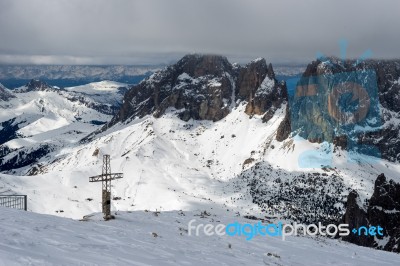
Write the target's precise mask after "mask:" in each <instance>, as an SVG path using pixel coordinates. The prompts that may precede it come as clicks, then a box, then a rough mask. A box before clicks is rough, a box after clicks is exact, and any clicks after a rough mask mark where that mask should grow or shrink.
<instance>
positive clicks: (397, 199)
mask: <svg viewBox="0 0 400 266" xmlns="http://www.w3.org/2000/svg"><path fill="white" fill-rule="evenodd" d="M342 222H344V223H347V224H349V228H350V229H352V228H359V227H360V226H366V227H369V226H378V225H379V226H381V227H382V228H383V229H384V235H383V236H380V235H377V236H375V237H373V236H365V235H360V236H358V235H355V234H350V235H349V236H346V237H343V240H346V241H349V242H352V243H355V244H357V245H361V246H366V247H374V248H379V249H383V250H387V251H393V252H400V184H397V183H395V182H393V180H387V179H386V177H385V175H384V174H381V175H379V176H378V178H377V179H376V181H375V186H374V193H373V195H372V197H371V199H370V200H369V203H368V204H367V205H365V204H363V203H362V202H361V201H360V198H359V196H358V194H357V192H355V191H352V192H351V193H350V194H349V196H348V199H347V208H346V213H345V215H344V217H343V220H342Z"/></svg>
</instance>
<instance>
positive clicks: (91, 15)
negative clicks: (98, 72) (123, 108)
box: [0, 0, 400, 64]
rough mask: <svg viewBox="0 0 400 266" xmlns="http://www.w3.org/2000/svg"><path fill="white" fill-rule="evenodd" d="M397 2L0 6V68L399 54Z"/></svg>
mask: <svg viewBox="0 0 400 266" xmlns="http://www.w3.org/2000/svg"><path fill="white" fill-rule="evenodd" d="M399 10H400V1H397V0H393V1H391V0H387V1H372V0H367V1H349V0H335V1H333V0H332V1H326V0H304V1H299V0H293V1H265V0H264V1H263V0H198V1H195V0H132V1H129V0H126V1H124V0H115V1H106V0H83V1H82V0H59V1H54V0H47V1H45V0H32V1H16V0H2V1H1V2H0V38H1V41H0V63H16V64H20V63H39V64H92V63H93V64H108V63H110V64H135V63H157V62H168V61H169V60H173V59H176V58H178V57H179V56H181V55H183V54H185V53H190V52H198V53H217V54H224V55H227V56H228V57H230V58H231V59H232V60H239V61H242V60H248V59H250V58H254V57H259V56H262V57H265V58H266V59H267V60H268V61H273V62H283V61H307V60H310V59H312V58H314V57H315V54H316V53H317V52H318V51H320V52H323V53H324V54H327V55H339V45H338V41H339V40H340V39H346V40H347V41H348V44H349V46H348V56H349V57H358V56H360V55H361V54H362V53H363V52H364V51H365V50H367V49H370V50H372V52H373V56H374V57H377V58H392V57H396V58H399V57H400V34H398V29H399V27H400V16H399Z"/></svg>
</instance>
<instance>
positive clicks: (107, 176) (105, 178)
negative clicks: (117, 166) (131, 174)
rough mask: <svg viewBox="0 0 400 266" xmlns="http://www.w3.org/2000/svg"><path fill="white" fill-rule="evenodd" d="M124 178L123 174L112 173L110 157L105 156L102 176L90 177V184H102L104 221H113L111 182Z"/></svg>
mask: <svg viewBox="0 0 400 266" xmlns="http://www.w3.org/2000/svg"><path fill="white" fill-rule="evenodd" d="M119 178H123V174H122V173H113V174H112V173H111V164H110V155H103V170H102V174H101V175H96V176H91V177H89V182H100V181H101V182H102V206H103V207H102V211H103V215H104V220H109V219H112V218H113V216H112V215H111V180H114V179H119Z"/></svg>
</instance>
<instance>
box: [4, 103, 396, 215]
mask: <svg viewBox="0 0 400 266" xmlns="http://www.w3.org/2000/svg"><path fill="white" fill-rule="evenodd" d="M243 109H244V105H240V106H238V107H237V108H235V109H234V110H233V111H232V113H231V114H229V115H228V116H227V117H226V118H224V119H223V120H221V121H219V122H215V123H213V122H210V121H189V122H184V121H181V120H179V119H178V118H176V114H175V111H174V110H169V111H168V112H167V113H166V114H165V115H164V116H163V117H161V118H159V119H156V118H154V117H152V116H146V117H144V118H143V119H136V120H134V121H132V122H131V123H129V124H127V125H121V124H118V125H116V126H115V127H113V128H111V129H109V130H108V131H106V132H104V133H102V134H101V135H99V136H98V138H95V139H94V140H93V141H91V142H89V143H87V144H82V145H72V146H66V147H64V148H63V149H61V150H60V151H58V152H57V154H54V157H53V158H52V160H51V161H50V162H49V164H47V165H44V166H43V167H42V170H43V171H44V172H46V173H45V174H40V175H37V176H34V177H31V176H10V175H4V174H3V175H0V193H1V192H7V193H17V194H27V195H28V199H29V204H28V209H29V210H31V211H34V212H39V213H46V214H54V215H59V216H63V217H70V218H75V219H79V218H82V216H83V215H86V214H88V213H92V212H98V211H100V210H101V205H100V202H101V184H100V183H89V176H93V175H97V174H100V173H101V167H102V155H103V154H111V169H112V171H113V172H122V173H124V178H123V179H119V180H116V181H115V182H113V188H112V194H113V196H114V197H120V198H121V199H118V200H113V201H112V208H113V209H114V210H121V211H133V210H144V209H149V210H153V211H154V210H156V209H158V210H163V211H166V210H179V209H182V210H193V209H198V208H199V206H210V207H213V206H222V207H223V208H226V209H230V210H232V211H234V212H236V211H239V212H241V213H242V214H256V215H259V214H260V209H259V207H258V206H257V205H256V204H254V203H253V201H252V198H251V196H250V195H249V193H248V191H247V185H246V184H245V183H243V184H241V186H242V187H241V188H239V189H237V187H235V186H234V184H233V182H232V181H237V180H238V178H239V177H240V175H241V173H242V172H243V171H244V170H246V169H249V168H251V167H252V166H254V165H255V164H256V163H257V162H265V163H268V165H270V167H271V170H270V172H268V174H270V176H271V178H272V177H277V174H276V173H278V172H282V170H284V172H286V173H287V174H286V175H283V176H280V178H281V179H283V180H289V179H290V178H291V177H292V174H296V173H308V172H309V173H315V172H320V173H325V172H326V170H324V169H321V168H301V167H300V166H299V164H298V158H299V156H300V154H301V153H303V152H305V151H309V150H314V151H319V150H320V148H321V147H320V145H318V144H310V143H309V142H307V141H302V140H301V139H300V140H293V139H289V140H288V141H285V142H283V143H279V142H277V141H276V140H275V134H276V128H277V126H278V125H279V123H280V121H281V120H282V118H283V115H284V107H283V108H282V109H281V110H278V111H277V113H276V114H275V116H274V117H273V118H272V119H271V120H270V121H269V122H268V123H262V122H261V119H259V118H258V117H253V118H249V116H247V115H246V114H245V113H244V112H243ZM321 152H322V151H321ZM248 158H251V159H252V160H250V162H246V163H245V161H246V160H247V159H248ZM345 158H346V154H345V153H344V152H340V153H335V154H334V157H333V159H332V160H333V165H332V170H331V171H333V172H334V173H335V174H338V175H339V176H341V178H343V183H344V185H345V188H351V189H357V190H358V191H359V194H360V195H361V196H362V199H364V198H369V197H370V196H371V194H372V190H373V184H374V181H375V179H376V177H377V176H378V175H379V174H380V173H385V174H386V176H387V177H388V178H392V179H394V180H395V181H397V182H399V181H400V180H399V174H398V173H400V166H399V165H398V164H394V163H389V162H386V161H384V160H377V161H375V162H373V163H371V164H367V165H366V164H357V163H349V162H347V161H346V159H345ZM247 161H249V160H247ZM334 167H336V168H334ZM239 180H241V179H240V178H239ZM347 194H348V190H347V189H346V190H345V191H343V196H344V197H346V196H347Z"/></svg>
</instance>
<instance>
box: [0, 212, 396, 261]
mask: <svg viewBox="0 0 400 266" xmlns="http://www.w3.org/2000/svg"><path fill="white" fill-rule="evenodd" d="M0 213H1V217H0V232H1V233H0V235H1V241H0V265H1V266H3V265H4V266H12V265H140V266H144V265H228V266H233V265H298V266H300V265H304V266H311V265H360V266H367V265H372V266H376V265H379V266H384V265H398V262H399V261H400V255H399V254H395V253H390V252H385V251H379V250H372V249H370V248H364V247H359V246H356V245H353V244H350V243H346V242H341V241H337V240H332V239H326V238H320V237H313V238H311V237H295V236H293V237H287V239H286V240H285V241H282V240H281V238H279V237H270V236H257V237H255V238H253V239H252V240H249V241H246V240H245V238H244V237H243V236H228V235H223V236H217V235H212V236H206V235H205V234H204V233H200V234H199V236H195V235H193V233H192V235H190V236H189V234H188V231H187V230H188V222H189V221H190V220H192V219H196V223H204V224H206V223H210V224H213V225H217V224H220V223H224V224H228V223H232V222H235V221H238V222H241V223H253V222H254V221H251V220H247V219H244V218H241V217H235V216H234V215H233V214H230V213H229V212H225V213H223V212H219V214H215V213H213V212H211V213H210V216H205V217H204V218H201V216H199V214H200V212H180V211H170V212H161V213H158V214H156V213H154V212H145V211H136V212H118V213H116V215H115V217H116V219H115V220H110V221H107V222H105V221H102V216H101V215H100V214H94V215H93V216H91V217H89V218H88V221H76V220H72V219H67V218H60V217H55V216H49V215H43V214H36V213H31V212H24V211H18V210H14V209H6V208H1V207H0Z"/></svg>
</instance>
